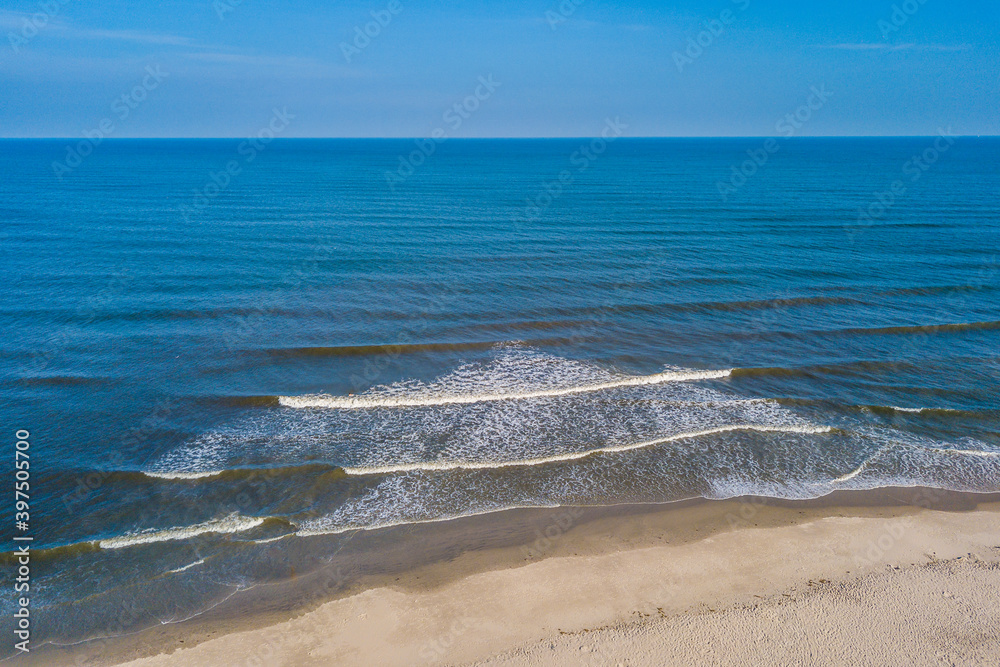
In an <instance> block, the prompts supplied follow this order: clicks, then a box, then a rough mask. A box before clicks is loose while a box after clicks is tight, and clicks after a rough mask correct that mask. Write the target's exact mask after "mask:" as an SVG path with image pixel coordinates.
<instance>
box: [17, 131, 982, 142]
mask: <svg viewBox="0 0 1000 667" xmlns="http://www.w3.org/2000/svg"><path fill="white" fill-rule="evenodd" d="M939 134H940V133H937V134H803V135H796V136H792V137H783V136H780V135H774V134H744V135H639V136H622V137H618V138H617V139H616V141H622V140H628V139H633V140H634V139H779V140H781V141H788V140H790V139H791V140H795V139H924V138H927V137H936V136H938V135H939ZM952 136H955V137H959V138H971V137H975V138H978V139H984V138H985V139H997V138H1000V134H956V135H952ZM252 138H253V137H246V136H243V135H233V136H216V137H104V138H102V139H101V140H100V142H99V143H104V142H105V141H108V142H115V141H224V140H235V139H252ZM597 138H599V136H584V135H580V136H531V137H446V138H445V139H442V140H440V141H438V143H446V142H452V141H549V140H571V139H597ZM86 139H87V137H0V141H82V140H86ZM427 139H430V140H434V139H433V138H432V137H423V136H406V137H332V136H331V137H274V138H272V139H269V140H268V143H271V142H274V141H422V140H427Z"/></svg>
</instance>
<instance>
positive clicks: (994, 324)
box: [0, 136, 1000, 655]
mask: <svg viewBox="0 0 1000 667" xmlns="http://www.w3.org/2000/svg"><path fill="white" fill-rule="evenodd" d="M774 145H776V146H777V150H771V148H772V147H773V146H774ZM774 145H772V146H770V147H768V148H764V146H765V143H764V140H763V139H757V138H746V139H632V138H624V137H623V138H613V137H612V138H611V139H609V140H606V141H591V140H589V139H552V140H448V141H446V142H444V143H442V144H440V145H438V146H436V147H435V150H434V151H433V152H432V153H431V154H430V155H427V154H426V153H425V152H424V151H421V150H420V148H419V147H418V143H416V142H414V141H412V140H402V139H400V140H305V139H302V140H298V139H279V140H275V141H273V142H270V143H261V142H255V143H251V144H248V142H245V141H241V140H118V141H111V140H106V141H103V142H101V143H99V144H97V145H89V146H85V145H82V143H81V142H78V141H76V140H72V141H70V140H61V141H57V140H44V141H42V140H38V141H34V140H32V141H14V140H11V141H3V142H0V225H2V226H0V248H2V258H0V259H2V261H0V280H2V283H3V285H4V289H3V290H2V291H0V323H2V331H3V334H4V335H3V337H2V339H0V391H2V396H3V401H2V408H0V409H2V417H3V420H2V421H3V423H4V425H5V432H6V439H7V441H8V443H9V450H8V460H9V461H10V470H11V472H10V473H9V475H10V477H11V478H13V477H14V460H15V459H14V457H15V453H14V451H15V445H14V443H15V441H16V439H17V438H16V437H15V433H16V432H17V431H19V430H24V431H28V432H29V433H30V443H31V445H30V446H31V449H30V463H31V467H30V471H31V528H30V532H31V535H32V537H33V538H34V540H33V542H32V543H31V548H32V580H31V586H32V594H31V613H32V619H33V621H32V631H33V646H37V645H38V644H41V643H45V642H51V643H54V644H72V643H76V642H81V641H83V640H86V639H91V638H96V637H108V636H114V635H119V634H126V633H130V632H135V631H138V630H141V629H143V628H148V627H152V626H156V625H158V624H162V623H170V622H175V621H179V620H183V619H187V618H190V617H194V616H197V615H198V614H201V613H203V612H205V611H206V610H208V609H211V608H213V607H215V606H216V605H219V604H220V603H222V602H223V601H226V600H230V599H236V598H238V596H240V595H241V594H244V593H246V592H247V591H250V590H252V589H254V588H256V587H259V586H260V585H262V584H264V583H274V582H282V581H286V580H289V579H291V578H294V577H296V576H301V575H302V574H303V573H305V572H308V571H310V568H316V567H320V566H321V565H322V564H323V563H329V562H330V559H331V558H332V556H333V555H334V554H336V553H338V552H340V551H341V550H342V549H344V548H345V545H348V544H358V543H360V541H363V540H364V539H369V540H374V539H375V538H376V537H377V536H378V535H381V534H382V533H381V532H380V531H391V530H392V529H391V527H393V526H396V527H398V526H416V525H421V526H424V528H425V529H428V530H432V529H433V528H434V526H435V525H438V526H446V525H447V523H448V520H450V519H454V518H456V517H468V516H479V517H485V516H486V515H489V514H492V513H497V512H500V511H503V510H507V509H510V508H531V507H557V506H581V505H582V506H591V505H596V506H604V505H618V504H626V503H668V502H672V501H678V500H683V499H689V498H709V499H722V498H733V497H740V496H747V495H754V496H764V497H770V498H787V499H801V498H817V497H821V496H824V495H827V494H829V493H831V492H834V491H837V490H842V489H853V490H865V489H878V488H884V487H910V486H924V487H931V488H938V489H949V490H958V491H982V492H997V491H1000V399H998V391H997V389H998V386H1000V346H998V342H1000V298H998V297H1000V289H998V286H1000V264H998V254H1000V253H998V250H1000V243H998V241H1000V203H998V200H997V195H998V193H1000V169H998V167H997V165H998V163H1000V139H997V138H975V137H957V138H956V137H951V136H942V137H914V138H885V139H851V138H841V139H820V138H815V139H813V138H793V139H781V140H777V141H776V143H775V144H774ZM83 153H86V155H84V154H83ZM74 156H75V157H74ZM54 163H58V164H59V165H61V166H62V168H59V166H57V165H55V164H54ZM70 163H72V164H70ZM8 499H9V502H8V503H7V504H6V505H4V506H3V507H2V512H3V522H4V526H13V525H14V521H15V518H14V514H15V507H14V504H13V499H12V497H10V496H9V497H8ZM12 533H13V531H8V532H7V533H6V535H7V536H6V537H5V546H4V556H3V559H4V563H5V566H6V565H12V564H14V563H15V562H16V556H15V548H16V546H17V545H16V543H15V542H13V541H12V540H11V539H10V536H11V535H12ZM385 534H387V535H390V534H392V533H385ZM365 536H368V537H367V538H366V537H365ZM369 543H370V545H372V546H370V549H372V550H375V549H378V548H383V547H379V546H378V545H379V543H378V542H377V541H374V542H369ZM383 546H385V545H383ZM385 548H388V547H387V546H386V547H385ZM359 553H360V552H359ZM370 553H372V554H375V551H371V552H370ZM373 557H374V556H373ZM358 558H361V556H358ZM8 569H9V568H8ZM15 605H16V601H15V599H14V596H13V595H7V596H0V608H2V612H3V617H4V624H5V625H4V626H3V631H4V632H9V631H10V625H9V624H10V622H11V619H12V613H13V611H14V608H15ZM4 655H9V653H5V654H4Z"/></svg>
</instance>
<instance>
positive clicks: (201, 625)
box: [32, 487, 1000, 667]
mask: <svg viewBox="0 0 1000 667" xmlns="http://www.w3.org/2000/svg"><path fill="white" fill-rule="evenodd" d="M998 535H1000V494H970V493H958V492H948V491H941V490H937V489H927V488H920V487H916V488H905V489H903V488H893V489H879V490H873V491H843V492H836V493H834V494H831V495H829V496H825V497H823V498H819V499H815V500H775V499H764V498H743V499H733V500H705V499H695V500H687V501H679V502H676V503H670V504H666V505H622V506H614V507H594V508H573V507H562V508H557V509H532V510H510V511H507V512H502V513H497V514H495V515H487V516H479V517H466V518H462V519H454V520H451V521H448V522H442V523H441V524H438V525H429V524H425V525H422V526H410V527H407V528H406V529H385V530H384V531H380V534H379V535H366V536H362V537H361V538H360V539H359V542H360V545H359V546H358V545H355V546H357V549H358V554H362V555H363V554H364V553H365V552H366V550H368V552H369V554H370V555H371V554H375V553H379V555H380V556H381V558H382V561H380V562H379V563H378V564H377V566H376V567H374V568H373V569H371V571H369V572H367V573H364V574H362V575H361V576H358V577H356V578H353V579H352V580H350V581H345V578H344V576H343V572H340V571H339V572H336V573H334V572H330V571H329V568H321V569H319V570H317V571H315V572H311V573H309V574H306V575H303V576H301V577H296V578H293V579H291V580H290V581H288V582H280V583H277V584H271V585H267V586H259V587H257V588H256V589H254V590H251V591H246V592H243V593H242V594H241V595H239V596H234V598H233V599H231V600H228V601H226V602H225V603H223V604H221V605H219V606H218V607H216V608H215V609H213V610H211V611H209V612H207V613H203V614H201V615H199V616H197V617H195V618H193V619H190V620H188V621H181V622H178V623H172V624H166V625H161V626H159V627H155V628H151V629H148V630H144V631H141V632H139V633H136V634H132V635H129V636H124V637H118V638H113V639H108V640H98V641H89V642H85V643H83V644H79V645H76V646H73V647H66V648H59V647H55V646H52V645H47V646H44V647H39V649H37V650H36V651H33V653H34V654H35V655H33V656H32V661H33V662H36V663H37V664H66V663H74V664H86V665H118V664H129V665H133V666H134V667H139V666H140V665H141V666H144V667H145V666H148V667H152V666H154V665H170V664H187V665H200V664H205V665H209V664H237V663H238V664H289V665H292V664H295V665H298V664H331V663H338V662H345V663H350V662H353V663H355V664H369V663H371V664H374V663H379V664H414V663H417V664H450V663H467V662H475V661H480V660H489V659H491V658H493V657H494V656H500V655H504V656H505V657H504V658H503V660H507V661H508V662H509V661H514V662H511V663H510V664H516V663H517V660H518V659H519V658H518V657H517V655H519V654H517V651H518V650H522V654H523V655H524V656H529V655H532V653H531V650H532V649H531V647H532V646H534V645H535V644H538V642H543V641H546V642H549V643H550V644H552V645H553V646H555V645H556V644H557V643H558V642H557V640H558V639H559V638H560V637H565V636H566V634H567V633H568V634H569V635H574V636H575V635H576V634H579V633H581V632H587V633H591V632H593V631H595V630H596V629H597V628H604V629H605V630H604V631H605V632H609V633H611V634H610V635H609V636H613V634H614V632H613V631H612V630H608V629H609V628H620V627H626V626H627V627H632V626H629V625H628V623H639V624H640V626H641V627H645V626H647V625H649V624H651V623H653V622H654V621H657V622H660V621H663V622H666V620H669V619H674V620H675V621H676V619H679V618H689V617H692V615H695V616H697V615H699V614H700V615H704V614H709V615H711V614H718V613H726V610H731V609H733V608H734V607H736V606H738V605H747V604H751V603H754V602H756V601H758V600H760V599H765V598H768V597H769V596H774V595H790V594H792V593H794V591H796V590H800V589H801V590H804V589H805V588H811V587H812V586H813V585H816V583H819V584H823V585H851V584H852V583H854V582H857V581H859V580H862V579H864V578H866V577H871V576H874V575H876V574H879V573H881V572H885V571H886V570H887V568H892V567H895V568H900V569H897V570H893V571H894V572H900V571H902V572H907V573H911V574H912V573H913V572H915V571H916V569H919V568H921V567H926V566H927V564H928V563H935V562H938V561H947V560H952V559H956V558H958V557H960V556H965V557H968V555H969V554H975V557H976V559H978V560H979V561H981V562H984V563H990V562H993V563H995V562H997V561H998V560H1000V537H997V536H998ZM379 549H381V551H377V550H379ZM386 549H388V551H386ZM991 559H992V560H991ZM380 568H381V571H377V570H379V569H380ZM908 576H909V575H908ZM913 576H917V575H915V574H914V575H913ZM977 576H993V577H994V579H993V580H992V581H994V583H995V584H1000V574H997V573H996V572H995V571H994V572H993V574H992V575H983V574H982V573H978V574H977ZM810 582H812V583H810ZM331 583H333V584H335V585H330V584H331ZM789 591H792V593H789ZM623 623H624V624H626V626H622V624H623ZM633 629H634V628H633ZM560 633H563V634H560ZM618 643H620V642H618V641H617V640H615V641H613V642H611V644H607V645H608V646H617V645H618ZM560 646H561V644H560ZM519 647H527V648H523V649H522V648H519ZM535 648H536V649H537V647H535ZM551 650H552V651H556V649H551ZM609 650H610V649H609ZM511 651H514V653H511ZM524 651H527V652H524ZM998 651H1000V650H998ZM546 655H547V654H546ZM568 655H572V657H573V659H575V660H577V661H578V660H579V655H578V654H568ZM234 656H237V658H235V659H234ZM548 657H551V658H552V659H555V660H558V659H561V658H559V657H558V655H557V653H553V654H552V655H551V656H548ZM255 658H260V659H261V660H262V662H255V661H254V660H255ZM497 659H498V660H499V659H500V658H497ZM525 659H527V658H525ZM566 659H567V660H569V658H568V657H567V658H566ZM220 660H221V661H222V662H221V663H220ZM508 662H503V663H502V664H508ZM571 662H572V660H570V662H568V663H567V664H571ZM491 664H492V663H491ZM577 664H578V663H577Z"/></svg>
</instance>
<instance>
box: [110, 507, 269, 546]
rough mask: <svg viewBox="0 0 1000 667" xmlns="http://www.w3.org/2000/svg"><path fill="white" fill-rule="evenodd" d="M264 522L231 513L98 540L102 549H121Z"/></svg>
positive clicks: (238, 530)
mask: <svg viewBox="0 0 1000 667" xmlns="http://www.w3.org/2000/svg"><path fill="white" fill-rule="evenodd" d="M262 523H264V519H262V518H260V517H248V516H241V515H239V514H231V515H229V516H227V517H226V518H224V519H214V520H212V521H206V522H205V523H199V524H195V525H193V526H180V527H177V528H167V529H165V530H148V531H144V532H141V533H131V534H126V535H121V536H119V537H112V538H109V539H107V540H101V541H99V542H98V546H100V547H101V548H102V549H122V548H124V547H131V546H135V545H137V544H150V543H153V542H167V541H170V540H186V539H189V538H192V537H196V536H198V535H203V534H205V533H240V532H243V531H245V530H250V529H251V528H256V527H257V526H259V525H260V524H262Z"/></svg>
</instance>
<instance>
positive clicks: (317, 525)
mask: <svg viewBox="0 0 1000 667" xmlns="http://www.w3.org/2000/svg"><path fill="white" fill-rule="evenodd" d="M559 507H562V505H558V504H552V505H547V504H537V505H504V506H500V507H492V508H490V509H484V510H478V511H472V512H467V513H464V514H462V513H459V514H449V515H447V516H439V517H434V518H433V519H412V520H399V521H387V522H383V523H376V524H370V525H331V524H329V523H327V522H324V521H323V520H316V521H313V522H311V523H308V522H304V523H303V524H302V525H303V527H302V528H300V529H299V530H298V531H297V532H296V533H295V534H296V535H298V536H299V537H313V536H317V535H342V534H343V533H350V532H352V531H356V530H382V529H385V528H395V527H397V526H414V525H419V524H424V523H441V522H443V521H455V520H456V519H466V518H469V517H473V516H483V515H485V514H496V513H497V512H507V511H510V510H524V509H558V508H559ZM310 526H311V527H310ZM324 526H325V527H324ZM283 537H284V536H283Z"/></svg>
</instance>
